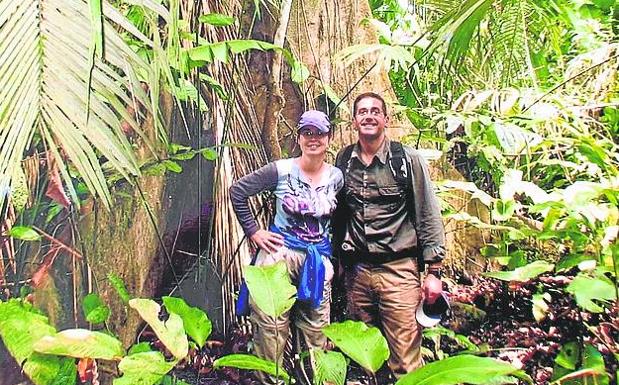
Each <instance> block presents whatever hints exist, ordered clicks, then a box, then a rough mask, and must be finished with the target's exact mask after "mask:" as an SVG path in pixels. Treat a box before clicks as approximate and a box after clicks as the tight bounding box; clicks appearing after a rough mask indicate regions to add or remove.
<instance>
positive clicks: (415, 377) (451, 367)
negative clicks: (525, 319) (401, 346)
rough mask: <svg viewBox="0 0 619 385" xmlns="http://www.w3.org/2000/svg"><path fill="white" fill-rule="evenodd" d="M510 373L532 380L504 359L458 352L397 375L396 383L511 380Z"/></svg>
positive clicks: (430, 384)
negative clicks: (459, 353) (403, 374)
mask: <svg viewBox="0 0 619 385" xmlns="http://www.w3.org/2000/svg"><path fill="white" fill-rule="evenodd" d="M512 376H513V377H518V378H520V379H522V380H524V381H526V382H528V383H530V384H532V383H533V381H532V380H531V378H530V377H529V376H528V375H527V374H526V373H525V372H524V371H522V370H518V369H517V368H515V367H513V366H512V365H511V364H508V363H507V362H504V361H499V360H495V359H493V358H487V357H477V356H471V355H459V356H455V357H448V358H445V359H444V360H441V361H436V362H431V363H429V364H426V365H424V366H422V367H421V368H419V369H417V370H414V371H412V372H411V373H408V374H407V375H405V376H404V377H402V378H400V379H399V380H398V382H396V385H456V384H461V383H466V384H490V383H492V384H512V383H514V380H513V378H510V377H512Z"/></svg>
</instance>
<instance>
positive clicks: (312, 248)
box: [230, 110, 343, 382]
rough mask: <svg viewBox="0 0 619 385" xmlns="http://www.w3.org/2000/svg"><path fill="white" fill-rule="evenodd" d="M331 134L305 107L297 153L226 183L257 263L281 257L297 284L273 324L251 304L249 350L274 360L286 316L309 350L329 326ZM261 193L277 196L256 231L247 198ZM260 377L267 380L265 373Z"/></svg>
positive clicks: (337, 174) (337, 176) (336, 176)
mask: <svg viewBox="0 0 619 385" xmlns="http://www.w3.org/2000/svg"><path fill="white" fill-rule="evenodd" d="M330 139H331V130H330V123H329V119H328V118H327V116H326V115H325V114H324V113H323V112H320V111H315V110H310V111H306V112H305V113H303V115H302V116H301V119H300V120H299V124H298V129H297V142H298V145H299V147H300V149H301V156H300V157H298V158H289V159H282V160H278V161H275V162H271V163H269V164H267V165H266V166H264V167H262V168H260V169H259V170H257V171H254V172H253V173H251V174H249V175H246V176H245V177H243V178H241V179H240V180H239V181H237V182H236V183H234V184H233V185H232V187H231V188H230V195H231V197H232V205H233V207H234V211H235V212H236V215H237V218H238V220H239V222H240V223H241V226H242V227H243V230H244V231H245V234H247V236H248V237H249V238H250V239H251V240H252V241H254V243H255V244H256V245H257V246H258V247H259V248H260V251H259V252H258V255H257V258H256V265H257V266H261V265H271V264H274V263H276V262H278V261H282V260H283V261H285V262H286V265H287V267H288V273H289V275H290V279H291V281H292V283H293V284H294V285H296V286H297V288H298V291H297V294H298V295H297V302H296V303H295V305H294V306H293V307H292V309H291V310H290V312H288V313H286V314H284V315H283V316H282V317H281V319H278V320H277V322H276V320H275V319H274V318H273V317H270V316H268V315H266V314H264V313H263V312H261V311H260V309H258V308H257V307H256V306H254V304H253V303H251V304H250V306H251V315H250V320H251V323H252V328H253V337H254V347H255V353H256V355H257V356H259V357H261V358H264V359H268V360H271V361H274V362H278V363H279V364H280V365H281V364H282V357H281V356H282V355H281V354H278V352H277V351H276V347H280V350H281V349H283V346H284V345H285V342H286V340H287V339H288V335H289V333H290V328H289V324H290V320H292V322H293V324H294V326H295V327H297V328H298V329H299V331H300V332H301V335H302V336H303V338H304V340H305V343H306V345H307V346H308V347H309V348H323V347H324V346H325V344H326V338H325V336H324V335H323V334H322V332H321V328H322V327H323V326H325V325H327V324H328V323H329V307H330V301H331V279H332V277H333V266H332V265H331V262H330V260H329V256H330V254H331V244H330V241H329V238H328V237H329V233H330V216H331V213H332V212H333V211H334V210H335V206H336V198H335V196H336V194H337V192H338V191H339V190H340V188H342V185H343V177H342V173H341V171H340V170H339V169H338V168H336V167H334V166H331V165H330V164H328V163H326V162H325V155H326V152H327V146H328V145H329V140H330ZM265 190H270V191H273V192H274V194H275V197H276V212H275V218H274V221H273V224H272V225H271V226H270V228H269V229H268V230H267V229H261V228H259V226H258V224H257V222H256V220H255V219H254V218H253V216H252V213H251V211H250V208H249V205H248V203H247V200H248V198H249V197H250V196H252V195H255V194H258V193H260V192H262V191H265ZM311 267H315V268H314V269H312V268H311ZM276 340H277V341H276ZM262 380H263V381H265V382H269V381H272V379H268V378H265V377H263V378H262Z"/></svg>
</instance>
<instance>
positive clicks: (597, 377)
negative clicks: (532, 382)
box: [552, 342, 609, 385]
mask: <svg viewBox="0 0 619 385" xmlns="http://www.w3.org/2000/svg"><path fill="white" fill-rule="evenodd" d="M590 377H592V378H593V380H592V381H590V382H591V383H594V384H599V385H608V383H609V379H608V374H607V373H606V367H605V364H604V358H603V357H602V354H600V352H599V351H598V350H597V349H596V348H594V347H593V346H591V345H590V344H585V346H584V349H581V345H580V344H579V343H577V342H568V343H566V344H565V345H563V347H562V348H561V351H560V352H559V354H558V355H557V357H556V358H555V366H554V369H553V372H552V381H553V383H555V382H556V383H558V384H562V385H580V384H582V383H583V381H582V379H583V378H585V381H584V383H585V384H587V383H589V381H588V380H587V378H590Z"/></svg>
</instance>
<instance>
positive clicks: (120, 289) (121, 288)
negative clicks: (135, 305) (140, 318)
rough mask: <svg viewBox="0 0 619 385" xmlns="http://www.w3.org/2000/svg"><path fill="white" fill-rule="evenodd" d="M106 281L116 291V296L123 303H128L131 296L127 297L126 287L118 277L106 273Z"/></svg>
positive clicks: (114, 274)
mask: <svg viewBox="0 0 619 385" xmlns="http://www.w3.org/2000/svg"><path fill="white" fill-rule="evenodd" d="M107 279H108V280H109V281H110V284H111V285H112V287H114V289H116V293H117V294H118V296H119V297H120V299H121V300H122V301H123V302H124V303H129V300H130V299H131V296H130V295H129V292H128V291H127V287H126V286H125V283H124V282H123V280H122V279H121V278H120V277H119V276H118V275H116V273H108V275H107Z"/></svg>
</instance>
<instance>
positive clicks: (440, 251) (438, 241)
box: [406, 148, 445, 267]
mask: <svg viewBox="0 0 619 385" xmlns="http://www.w3.org/2000/svg"><path fill="white" fill-rule="evenodd" d="M406 150H407V151H406V155H407V157H408V158H409V159H408V160H409V161H410V164H411V171H412V174H413V175H412V178H413V180H412V182H413V201H414V205H415V230H416V231H417V240H418V244H419V247H420V249H421V251H422V253H423V260H424V262H425V263H426V264H427V265H428V266H429V267H432V266H434V265H440V262H441V261H442V260H443V258H444V257H445V228H444V226H443V218H442V216H441V209H440V205H439V203H438V198H437V197H436V193H435V192H434V186H433V184H432V181H431V179H430V171H429V169H428V166H427V164H426V162H425V160H424V159H423V158H422V156H421V155H420V154H419V153H418V152H417V151H415V150H412V149H410V148H407V149H406Z"/></svg>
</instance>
